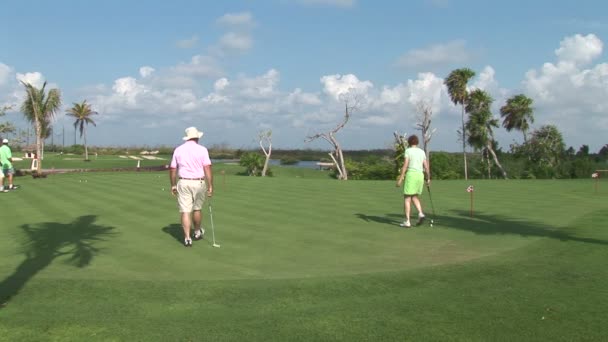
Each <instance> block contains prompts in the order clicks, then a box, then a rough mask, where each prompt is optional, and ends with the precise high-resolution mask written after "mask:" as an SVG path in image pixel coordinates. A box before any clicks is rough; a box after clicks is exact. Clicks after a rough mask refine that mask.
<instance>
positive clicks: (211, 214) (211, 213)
mask: <svg viewBox="0 0 608 342" xmlns="http://www.w3.org/2000/svg"><path fill="white" fill-rule="evenodd" d="M209 220H211V236H212V237H213V247H217V248H220V245H219V244H217V243H215V227H214V226H213V211H212V210H211V200H209Z"/></svg>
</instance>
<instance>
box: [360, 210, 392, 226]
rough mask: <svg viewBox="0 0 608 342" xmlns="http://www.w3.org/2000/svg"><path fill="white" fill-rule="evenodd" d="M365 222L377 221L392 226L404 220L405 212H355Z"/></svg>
mask: <svg viewBox="0 0 608 342" xmlns="http://www.w3.org/2000/svg"><path fill="white" fill-rule="evenodd" d="M355 216H357V217H358V218H360V219H362V220H363V221H365V222H377V223H382V224H388V225H391V226H394V225H398V224H399V223H401V222H402V221H403V214H386V215H384V216H375V215H367V214H362V213H357V214H355Z"/></svg>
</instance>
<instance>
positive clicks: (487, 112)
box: [465, 89, 507, 179]
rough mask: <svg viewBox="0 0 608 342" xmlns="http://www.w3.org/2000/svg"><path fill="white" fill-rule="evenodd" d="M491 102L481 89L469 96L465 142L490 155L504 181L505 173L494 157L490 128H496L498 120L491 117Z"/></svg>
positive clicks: (492, 137)
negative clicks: (466, 137)
mask: <svg viewBox="0 0 608 342" xmlns="http://www.w3.org/2000/svg"><path fill="white" fill-rule="evenodd" d="M492 102H494V99H493V98H492V97H491V96H490V95H489V94H488V93H487V92H485V91H483V90H481V89H475V90H474V91H472V92H471V94H469V101H468V102H467V105H466V111H467V113H469V120H468V121H467V123H466V125H465V128H466V130H467V132H468V133H469V137H468V140H467V142H468V143H469V145H471V146H473V147H474V148H477V149H481V148H483V149H485V150H486V151H487V152H488V153H489V154H491V155H492V158H493V159H494V163H495V164H496V166H498V168H499V169H500V171H501V172H502V175H503V177H504V178H505V179H506V178H507V173H506V172H505V170H504V169H503V168H502V165H501V164H500V162H499V161H498V157H497V156H496V152H495V151H494V143H495V140H494V132H493V130H492V128H496V127H498V119H495V118H494V117H493V115H492V110H491V106H492ZM488 162H489V157H488Z"/></svg>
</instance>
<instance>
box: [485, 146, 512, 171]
mask: <svg viewBox="0 0 608 342" xmlns="http://www.w3.org/2000/svg"><path fill="white" fill-rule="evenodd" d="M486 147H487V149H488V151H490V153H491V154H492V158H494V163H495V164H496V166H498V168H499V169H500V172H501V173H502V176H503V177H504V178H505V179H507V172H505V169H503V168H502V165H500V162H498V157H497V156H496V153H495V152H494V149H492V145H491V143H490V142H488V144H487V145H486Z"/></svg>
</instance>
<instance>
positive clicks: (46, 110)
mask: <svg viewBox="0 0 608 342" xmlns="http://www.w3.org/2000/svg"><path fill="white" fill-rule="evenodd" d="M21 83H22V84H23V85H24V86H25V92H26V93H27V97H26V98H25V100H24V101H23V104H21V112H22V113H23V115H24V116H25V118H26V119H27V120H28V121H29V122H31V123H33V124H34V129H35V131H36V160H37V170H36V173H37V174H38V175H40V174H41V173H42V163H41V156H42V148H43V147H42V142H43V139H44V137H43V134H44V133H45V132H44V130H45V129H44V126H45V125H46V123H50V122H51V121H52V119H53V118H54V117H55V113H56V112H57V111H58V110H59V107H61V92H60V91H59V89H50V90H49V91H48V93H47V92H46V90H45V88H46V82H44V84H43V85H42V88H40V89H38V88H36V87H34V86H33V85H31V84H30V83H26V82H23V81H21ZM47 126H48V125H47Z"/></svg>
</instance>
